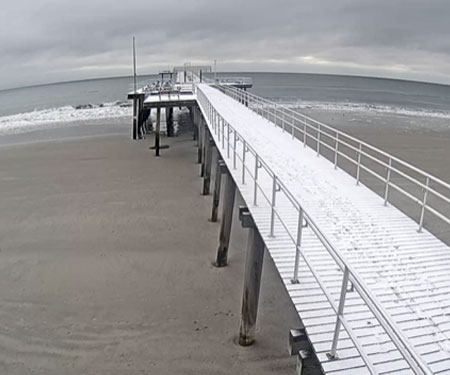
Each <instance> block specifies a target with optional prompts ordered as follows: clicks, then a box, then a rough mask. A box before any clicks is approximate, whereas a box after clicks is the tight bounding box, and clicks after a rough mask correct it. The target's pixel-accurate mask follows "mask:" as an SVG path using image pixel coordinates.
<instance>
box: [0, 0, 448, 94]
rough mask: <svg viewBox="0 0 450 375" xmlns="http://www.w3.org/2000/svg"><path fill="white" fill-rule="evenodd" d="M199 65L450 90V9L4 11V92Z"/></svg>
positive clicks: (26, 5)
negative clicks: (412, 82)
mask: <svg viewBox="0 0 450 375" xmlns="http://www.w3.org/2000/svg"><path fill="white" fill-rule="evenodd" d="M133 35H136V38H137V48H138V73H140V74H145V73H155V72H157V71H158V70H159V69H161V68H167V67H168V66H171V65H174V64H176V65H180V64H182V63H183V62H186V61H191V62H197V63H208V64H209V63H211V64H212V61H213V60H214V59H217V67H218V70H219V71H286V72H316V73H337V74H354V75H369V76H383V77H394V78H405V79H416V80H424V81H434V82H441V83H448V84H450V1H449V0H285V1H283V0H273V1H267V0H226V1H224V0H220V1H216V0H179V1H175V0H163V1H160V0H132V1H106V0H77V1H68V0H15V1H9V0H8V1H2V4H1V10H0V88H8V87H16V86H23V85H29V84H38V83H46V82H56V81H66V80H74V79H84V78H94V77H109V76H118V75H130V74H131V73H132V70H131V69H132V68H131V67H132V64H131V40H132V36H133Z"/></svg>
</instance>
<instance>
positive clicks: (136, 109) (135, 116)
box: [131, 96, 138, 139]
mask: <svg viewBox="0 0 450 375" xmlns="http://www.w3.org/2000/svg"><path fill="white" fill-rule="evenodd" d="M137 106H138V103H137V97H136V96H134V97H133V128H132V131H131V138H132V139H137V115H138V108H137Z"/></svg>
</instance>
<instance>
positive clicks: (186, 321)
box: [0, 118, 450, 375]
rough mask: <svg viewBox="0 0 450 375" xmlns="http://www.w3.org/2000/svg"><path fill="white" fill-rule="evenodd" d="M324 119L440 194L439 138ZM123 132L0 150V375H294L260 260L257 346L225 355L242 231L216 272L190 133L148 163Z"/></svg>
mask: <svg viewBox="0 0 450 375" xmlns="http://www.w3.org/2000/svg"><path fill="white" fill-rule="evenodd" d="M325 120H326V119H325ZM328 120H329V121H328V122H331V123H332V124H333V125H335V126H337V127H340V128H341V129H342V130H344V131H346V132H348V133H350V134H352V135H355V136H357V137H360V138H362V139H364V140H365V141H367V142H369V143H371V144H374V145H376V146H378V147H380V148H382V149H383V150H386V151H389V152H392V153H394V154H395V155H397V156H399V157H401V158H403V159H405V160H407V161H409V162H411V163H413V164H415V165H417V166H419V167H421V168H424V169H425V170H426V171H429V172H431V173H433V174H435V175H437V176H439V177H441V178H443V179H444V180H447V181H450V163H448V160H450V148H449V147H448V144H449V142H450V133H446V132H441V133H436V132H424V131H419V130H418V131H411V130H408V131H405V130H404V129H399V130H392V129H380V128H378V129H374V128H367V127H358V126H353V127H348V126H347V125H346V126H341V125H340V124H339V122H337V123H336V122H334V123H333V121H332V119H331V118H329V119H328ZM125 128H127V127H126V126H125V125H124V127H122V128H121V132H122V134H121V135H113V134H107V135H105V134H103V135H100V136H90V134H91V133H90V132H89V131H88V130H86V129H84V128H79V129H78V128H77V129H76V130H74V132H75V133H71V134H70V135H71V136H75V137H77V138H68V139H65V140H51V141H50V140H49V139H52V138H53V134H54V133H52V132H50V131H49V132H48V134H47V133H45V134H38V138H39V137H40V138H41V139H43V141H40V142H37V143H35V142H34V140H35V138H36V135H27V136H24V137H23V138H21V137H20V136H17V137H12V138H11V139H6V140H5V142H12V143H17V142H20V140H21V139H22V140H23V141H24V142H31V143H27V144H16V145H11V146H2V147H0V160H1V164H0V191H1V200H0V257H1V262H0V267H1V270H0V271H1V272H0V291H1V296H2V298H1V299H0V304H1V306H0V348H1V350H0V372H1V373H5V374H20V375H22V374H46V375H47V374H108V375H110V374H112V375H114V374H117V375H118V374H176V373H180V374H261V373H264V374H292V373H293V371H294V367H295V358H294V357H289V356H288V355H287V350H286V345H287V337H288V330H289V328H293V327H298V326H299V325H300V322H299V321H298V317H297V314H296V312H295V311H294V308H293V306H292V304H291V302H290V300H289V299H288V297H287V295H286V293H285V291H284V287H283V286H282V283H281V281H280V279H279V276H278V275H277V273H276V270H275V268H274V266H273V263H272V261H271V260H270V258H269V257H268V256H266V257H265V267H264V275H263V285H262V295H261V300H260V313H259V320H258V332H257V342H256V344H255V345H254V346H253V347H249V348H242V347H239V346H238V345H236V343H235V338H236V334H237V332H238V328H239V314H240V308H241V306H240V303H241V294H242V276H243V265H244V255H245V246H246V232H245V230H243V229H242V228H240V226H239V221H238V220H237V218H236V217H235V220H234V224H233V235H232V243H231V249H230V257H229V260H230V264H229V266H228V267H226V268H224V269H216V268H214V267H213V266H212V265H211V263H212V261H213V259H214V255H215V251H216V248H217V239H218V229H219V225H218V224H216V223H211V222H209V221H208V217H209V214H210V209H211V197H204V196H201V195H200V187H201V179H200V178H199V165H198V164H195V162H194V161H195V158H196V149H195V147H194V142H193V141H192V138H191V134H190V133H183V134H181V135H180V136H179V137H176V138H172V139H166V138H164V142H163V143H166V144H169V145H170V148H169V149H168V150H163V153H162V154H163V156H162V157H161V158H155V157H154V156H153V152H151V151H150V150H149V149H148V147H149V145H150V144H151V140H150V139H148V140H144V141H131V140H130V139H129V134H128V130H127V131H123V129H125ZM113 131H115V130H114V129H113ZM65 132H66V131H65ZM108 132H109V129H107V130H105V133H108ZM69 133H70V131H69ZM64 135H66V134H65V133H63V136H64ZM80 136H81V137H80ZM447 232H448V230H447V228H446V227H445V228H444V229H443V232H442V233H444V234H445V233H447ZM443 236H444V235H443Z"/></svg>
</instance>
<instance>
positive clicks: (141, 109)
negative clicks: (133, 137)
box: [137, 95, 144, 139]
mask: <svg viewBox="0 0 450 375" xmlns="http://www.w3.org/2000/svg"><path fill="white" fill-rule="evenodd" d="M143 127H144V96H143V95H139V98H138V115H137V138H138V139H143V138H144V129H143Z"/></svg>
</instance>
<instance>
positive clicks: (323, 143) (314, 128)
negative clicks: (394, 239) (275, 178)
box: [216, 86, 450, 232]
mask: <svg viewBox="0 0 450 375" xmlns="http://www.w3.org/2000/svg"><path fill="white" fill-rule="evenodd" d="M216 87H218V88H219V89H220V90H221V91H222V92H223V93H225V94H227V95H229V96H231V97H232V98H234V99H236V100H238V101H239V102H241V103H243V104H245V105H247V106H248V107H249V108H250V109H252V110H253V111H254V112H256V113H257V114H258V115H260V116H262V117H264V118H266V119H267V120H269V121H271V122H273V123H274V124H275V125H276V126H279V127H281V128H282V129H283V130H284V131H286V132H289V131H290V132H291V133H292V137H294V136H297V137H298V138H300V139H301V140H302V141H303V143H304V145H305V146H307V145H308V146H310V147H311V148H314V149H315V151H316V152H317V155H323V154H325V152H327V151H328V152H329V153H330V154H331V155H332V157H331V161H332V162H333V163H334V166H335V168H338V163H339V161H340V160H345V161H347V162H349V163H350V164H352V165H354V167H355V171H354V177H355V180H356V184H359V183H360V182H361V172H362V171H364V172H366V173H367V174H368V175H369V176H372V177H374V178H375V180H378V181H381V182H382V183H383V185H384V186H383V191H382V196H383V199H384V204H385V205H387V204H388V202H389V203H393V202H392V201H391V199H390V197H391V191H393V190H396V191H397V192H399V193H400V194H401V196H403V197H406V198H408V199H409V200H411V201H413V202H414V203H416V204H417V205H418V206H419V208H420V213H419V215H418V216H417V217H416V218H415V219H416V221H417V223H418V232H421V231H422V229H423V226H424V219H425V214H426V212H429V213H431V214H433V215H434V216H435V217H437V218H438V219H440V220H442V221H443V222H444V223H446V224H448V225H450V215H449V214H448V213H447V214H446V213H443V212H442V208H443V207H444V208H446V210H447V211H450V198H449V197H448V196H447V195H450V184H449V183H447V182H445V181H443V180H441V179H439V178H438V177H435V176H433V175H431V174H429V173H427V172H425V171H423V170H421V169H419V168H417V167H415V166H413V165H411V164H409V163H407V162H405V161H403V160H401V159H400V158H398V157H395V156H393V155H391V154H389V153H387V152H385V151H382V150H380V149H379V148H377V147H374V146H372V145H370V144H368V143H366V142H363V141H361V140H359V139H357V138H355V137H353V136H351V135H349V134H346V133H344V132H342V131H340V130H337V129H335V128H333V127H331V126H329V125H326V124H324V123H322V122H320V121H317V120H314V119H312V118H310V117H308V116H305V115H303V114H301V113H299V112H297V111H294V110H292V109H290V108H287V107H286V106H284V105H281V104H277V103H275V102H272V101H270V100H267V99H264V98H262V97H259V96H256V95H254V94H252V93H250V92H247V91H244V90H241V89H237V88H235V87H229V86H216ZM377 169H382V170H383V169H384V175H382V174H381V172H380V171H379V170H377ZM394 177H397V178H403V179H404V182H405V184H400V183H399V182H396V181H395V180H394ZM409 183H410V184H412V186H413V187H415V188H417V189H418V190H419V191H420V190H421V191H420V193H419V194H417V193H415V194H414V193H412V192H411V191H408V190H407V188H406V187H405V186H406V185H407V184H409ZM430 198H433V199H435V204H434V205H433V206H432V205H430V204H429V202H430ZM396 206H397V207H398V206H400V207H399V208H400V209H404V207H403V206H401V205H399V204H396ZM438 207H439V208H438Z"/></svg>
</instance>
